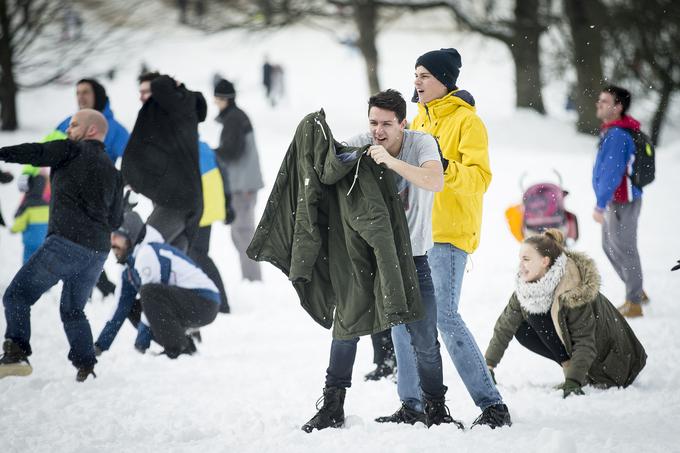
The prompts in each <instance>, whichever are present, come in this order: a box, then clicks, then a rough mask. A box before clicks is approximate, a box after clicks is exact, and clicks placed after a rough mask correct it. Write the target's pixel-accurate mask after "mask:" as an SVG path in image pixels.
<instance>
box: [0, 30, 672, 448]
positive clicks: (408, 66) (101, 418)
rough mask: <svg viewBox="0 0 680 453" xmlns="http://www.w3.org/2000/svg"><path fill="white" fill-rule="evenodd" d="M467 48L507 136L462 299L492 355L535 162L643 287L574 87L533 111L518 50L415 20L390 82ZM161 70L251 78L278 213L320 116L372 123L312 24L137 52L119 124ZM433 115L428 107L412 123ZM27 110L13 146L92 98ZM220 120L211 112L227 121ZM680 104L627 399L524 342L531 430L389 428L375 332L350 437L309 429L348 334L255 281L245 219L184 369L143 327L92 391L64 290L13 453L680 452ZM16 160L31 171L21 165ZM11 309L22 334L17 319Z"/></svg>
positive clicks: (502, 369) (8, 271)
mask: <svg viewBox="0 0 680 453" xmlns="http://www.w3.org/2000/svg"><path fill="white" fill-rule="evenodd" d="M450 46H455V47H457V48H458V49H459V50H460V52H461V54H462V56H463V68H462V73H461V77H460V79H459V85H460V86H462V87H463V88H465V89H468V90H469V91H470V92H472V93H473V95H474V96H475V97H476V99H477V103H478V111H479V113H480V115H481V116H482V118H483V119H484V121H485V122H486V124H487V126H488V129H489V136H490V156H491V163H492V169H493V172H494V177H493V182H492V184H491V187H490V189H489V191H488V193H487V195H486V197H485V212H484V223H483V233H482V241H481V246H480V248H479V249H478V251H477V252H476V253H475V254H474V255H472V258H471V259H470V261H469V262H468V273H467V275H466V277H465V281H464V285H463V294H462V299H461V313H462V315H463V317H464V319H466V321H467V323H468V326H469V328H470V329H471V331H472V332H473V333H474V335H475V337H476V339H477V341H478V343H479V345H480V347H481V348H482V350H484V349H485V348H486V345H487V344H488V341H489V339H490V336H491V333H492V328H493V324H494V322H495V320H496V317H497V316H498V314H499V313H500V311H501V309H502V308H503V307H504V305H505V303H506V302H507V299H508V297H509V296H510V293H511V292H512V288H513V275H514V273H515V269H516V265H517V258H516V256H517V250H518V244H517V243H516V242H515V240H514V239H513V238H512V236H511V235H510V232H509V230H508V228H507V226H506V224H505V219H504V210H505V208H506V207H507V206H509V205H510V204H513V203H515V202H517V201H518V200H519V197H520V193H519V187H518V180H519V178H520V176H521V174H522V173H523V172H525V171H528V172H529V178H530V179H533V180H539V179H553V178H554V176H552V169H557V170H559V172H560V173H561V175H562V178H563V182H564V186H565V188H567V189H568V190H569V191H570V192H571V193H570V195H569V197H568V198H567V207H568V208H569V209H570V210H572V211H574V212H575V213H576V214H577V216H578V218H579V220H580V232H581V238H580V240H579V241H578V243H577V244H576V249H578V250H582V251H586V252H588V253H589V254H591V256H593V257H594V259H595V260H596V262H597V263H598V265H599V269H600V271H601V273H602V275H603V286H602V291H603V293H604V294H605V295H607V297H609V298H610V300H612V301H613V302H614V303H615V304H617V305H618V304H619V303H621V302H622V301H623V299H624V290H623V284H622V283H621V282H620V281H619V280H618V278H617V276H616V274H615V273H614V271H613V269H612V268H611V266H610V265H609V263H608V262H607V260H606V258H605V256H604V253H603V252H602V251H601V248H600V232H599V228H598V225H597V224H595V223H594V222H593V221H592V219H591V210H592V206H593V204H594V198H593V195H592V190H591V188H590V171H591V165H592V162H593V158H594V151H595V145H596V139H595V138H592V137H587V136H582V135H578V134H576V133H575V132H574V128H573V126H572V118H571V117H570V116H569V115H567V114H565V113H563V112H561V111H560V109H561V105H562V101H563V99H564V97H563V96H564V90H563V87H562V86H561V85H560V84H559V83H557V82H555V83H553V84H551V85H549V86H548V87H547V89H546V94H547V100H546V101H547V105H548V107H549V108H550V109H551V113H552V115H551V116H548V117H541V116H539V115H536V114H533V113H531V112H524V111H519V112H518V111H516V110H515V109H514V107H513V105H514V98H513V96H514V89H513V82H512V77H513V67H512V63H511V61H510V59H509V54H508V52H507V51H506V50H505V48H504V47H503V46H502V45H500V44H497V43H495V42H491V41H486V40H483V39H481V38H478V37H476V36H470V35H463V34H457V33H453V32H451V31H441V32H428V31H427V30H424V29H423V28H422V27H420V28H419V29H418V31H417V32H413V31H410V30H408V29H406V28H403V27H396V28H391V29H388V30H386V31H385V32H384V33H383V34H382V35H381V37H380V41H379V47H380V50H381V71H380V76H381V78H382V84H383V86H384V87H392V88H396V89H398V90H400V91H401V92H402V93H403V94H404V95H405V96H408V97H409V98H410V94H411V92H412V83H411V82H412V74H413V63H414V62H415V60H416V58H417V56H418V55H420V54H422V53H424V52H425V51H428V50H431V49H435V48H439V47H450ZM265 53H266V54H268V55H269V57H270V59H271V60H272V61H274V62H277V63H281V64H283V65H284V67H285V70H286V83H287V85H286V89H287V96H286V99H285V100H284V102H283V103H282V104H281V105H280V106H278V107H277V108H276V109H271V108H270V107H269V106H268V104H267V103H266V102H265V100H264V96H263V94H262V90H261V87H260V80H261V75H260V65H261V64H262V61H263V60H262V59H263V56H264V55H265ZM142 59H143V60H144V61H145V62H146V63H147V64H148V65H149V66H150V67H152V68H158V69H160V70H161V71H163V72H167V73H170V74H172V75H174V76H176V77H177V78H178V79H179V80H182V81H184V82H186V84H187V85H188V86H189V87H191V88H193V89H200V90H202V91H203V92H204V93H205V94H206V97H207V98H210V96H209V95H210V94H211V93H212V91H211V85H210V83H211V78H212V75H213V73H214V72H216V71H219V72H221V73H222V74H223V75H224V76H225V77H227V78H230V79H232V80H233V81H235V83H236V87H237V90H238V93H239V94H238V102H239V104H240V105H241V106H242V107H243V108H244V109H245V110H246V111H247V112H248V113H249V114H250V115H251V119H252V120H253V123H254V127H255V130H256V135H257V141H258V145H259V148H260V155H261V162H262V166H263V171H264V174H265V179H266V183H267V186H268V187H267V188H266V189H265V190H263V191H262V192H261V193H260V199H259V208H260V212H261V209H262V207H263V205H264V203H265V200H266V197H267V195H268V193H269V188H270V187H271V184H272V183H273V181H274V177H275V174H276V170H277V169H278V166H279V164H280V162H281V159H282V157H283V156H284V154H285V152H286V149H287V147H288V144H289V142H290V140H291V138H292V134H293V132H294V130H295V126H296V124H297V122H298V121H299V120H300V119H301V118H302V117H303V116H304V115H305V114H306V113H309V112H311V111H313V110H316V109H318V108H320V107H323V108H324V109H325V111H326V113H327V119H328V122H329V124H330V126H331V128H332V129H333V131H334V134H335V136H336V137H339V138H341V137H347V136H350V135H352V134H355V133H357V132H360V131H363V130H364V129H365V128H366V98H367V86H366V82H365V76H364V67H363V62H362V60H361V59H360V58H359V56H358V54H357V53H356V51H353V50H351V49H348V48H347V47H343V46H340V45H338V44H337V43H336V42H334V41H333V40H332V39H331V38H330V37H329V35H327V34H323V33H321V32H313V31H309V30H305V29H300V28H297V29H294V30H289V31H284V32H279V33H277V34H274V35H244V34H241V33H236V32H231V33H226V34H220V35H217V36H212V37H204V36H201V35H198V34H196V33H193V32H187V31H180V32H178V33H176V34H173V35H169V36H165V37H164V38H163V40H162V42H158V43H156V44H153V45H151V46H149V47H147V48H146V49H145V50H143V51H141V52H139V53H138V54H136V53H132V54H130V55H127V57H126V63H125V64H124V65H122V66H121V67H120V71H119V74H120V75H119V76H118V78H117V79H116V80H115V81H113V82H108V81H104V83H105V85H106V87H107V90H108V92H109V96H110V98H111V102H112V108H113V110H114V112H115V113H116V116H117V118H118V119H119V120H120V121H121V122H122V123H123V124H125V125H126V126H128V128H131V127H132V125H133V124H134V120H135V117H136V113H137V110H138V108H139V102H138V100H137V92H136V81H135V75H136V73H137V70H138V68H139V64H140V61H141V60H142ZM84 75H87V74H83V76H84ZM407 99H408V98H407ZM414 107H415V106H413V105H409V117H412V116H413V114H414V112H415V108H414ZM19 108H20V120H21V124H22V130H20V131H18V132H16V133H13V134H0V145H7V144H14V143H19V142H23V141H34V140H38V139H40V138H41V137H42V136H43V135H44V134H46V133H47V132H48V131H49V130H50V129H51V128H52V127H54V126H55V125H56V124H58V122H59V121H61V120H62V119H63V118H64V117H65V116H66V115H68V114H70V113H72V112H73V110H74V109H75V99H74V90H73V88H72V87H50V88H44V89H41V90H39V91H33V92H29V93H25V94H21V95H20V97H19ZM216 113H217V112H216V110H215V108H214V106H212V105H211V111H210V113H209V116H210V117H213V116H214V115H215V114H216ZM635 113H636V111H635V109H633V114H635ZM640 113H642V114H643V115H644V114H646V112H640ZM677 113H678V105H677V103H676V104H674V105H673V106H672V108H671V116H670V118H671V121H672V123H671V125H669V126H668V127H667V129H666V130H665V136H664V138H665V142H664V146H662V147H661V148H660V149H659V150H658V164H657V169H658V170H657V171H658V173H657V180H656V182H655V183H654V184H653V185H651V186H649V188H648V189H646V191H645V199H644V205H643V206H644V207H643V211H642V216H641V221H640V244H639V246H640V252H641V255H642V263H643V268H644V273H645V288H646V290H647V292H648V294H649V295H650V297H651V299H652V302H651V304H650V305H649V306H646V307H645V308H644V310H645V316H644V318H642V319H635V320H633V321H632V322H631V324H632V326H633V328H634V330H635V332H636V334H637V335H638V336H639V338H640V339H641V341H642V343H643V345H644V346H645V348H646V349H647V353H648V355H649V360H648V363H647V367H646V368H645V370H644V371H643V372H642V374H641V375H640V376H639V378H638V380H637V381H636V382H635V384H634V385H633V386H631V387H630V388H628V389H626V390H608V391H602V390H595V389H591V388H586V390H585V391H586V394H587V396H585V397H573V398H569V399H566V400H563V399H562V397H561V393H560V392H558V391H555V390H553V389H552V387H553V386H554V385H555V384H558V383H559V382H560V381H561V379H562V373H561V370H560V369H558V368H557V367H556V366H554V365H552V364H551V363H549V362H548V361H546V360H544V359H540V358H538V357H537V356H535V355H532V354H531V353H530V352H528V351H526V350H524V349H523V348H521V347H520V346H519V345H518V344H516V343H513V344H511V347H510V348H509V350H508V351H507V353H506V356H505V358H504V360H503V362H502V363H501V365H500V366H499V368H498V369H497V374H496V376H497V379H498V381H499V388H500V391H501V393H502V394H503V397H504V398H505V401H506V403H507V404H508V406H509V408H510V411H511V414H512V417H513V421H514V424H513V426H512V428H510V429H501V430H494V431H492V430H490V429H487V428H475V429H473V430H467V431H465V432H461V431H458V430H456V429H455V428H454V427H452V426H440V427H433V428H432V429H429V430H428V429H426V428H424V427H423V426H414V427H412V426H403V425H381V424H377V423H375V422H374V421H373V418H374V417H376V416H379V415H386V414H389V413H391V412H393V411H394V410H396V409H397V407H398V406H399V401H398V399H397V395H396V386H395V384H394V383H393V382H389V381H381V382H377V383H374V382H370V383H366V382H363V380H362V376H363V375H364V374H365V373H366V372H368V371H370V370H371V369H372V367H373V365H372V364H371V359H372V351H371V347H370V341H367V340H366V339H364V340H363V341H361V343H360V345H361V346H360V348H359V354H358V357H357V360H356V365H355V375H354V376H355V383H354V386H353V387H352V388H351V389H350V390H349V391H348V394H347V400H346V404H345V410H346V414H347V421H346V426H345V427H344V428H343V429H328V430H324V431H321V432H314V433H313V434H311V435H310V434H306V433H303V432H302V431H300V429H299V427H300V426H301V425H302V424H303V423H304V422H305V421H307V420H308V419H309V418H310V417H311V416H312V415H313V414H314V412H315V407H314V402H315V401H316V400H317V398H318V397H319V396H320V395H321V389H322V387H323V382H324V374H325V369H326V366H327V361H328V351H329V347H330V339H331V337H330V332H329V331H326V330H324V329H323V328H321V327H319V326H318V325H317V324H315V323H314V322H313V321H312V320H311V318H309V317H308V316H307V315H306V314H305V312H304V311H303V310H302V309H301V308H300V307H299V304H298V301H297V298H296V295H295V293H294V291H293V289H292V287H291V285H290V284H289V282H288V281H287V280H286V278H285V277H284V276H283V275H282V274H281V273H280V272H279V271H278V270H277V269H275V268H274V267H273V266H270V265H268V264H264V265H263V269H264V282H263V283H248V282H243V281H241V279H240V271H239V268H238V266H237V259H238V258H237V254H236V251H235V249H234V247H233V245H232V243H231V240H230V237H229V227H227V226H223V225H215V226H214V227H213V237H212V247H211V254H212V256H213V258H214V260H215V261H216V263H217V265H218V267H219V268H220V270H221V272H222V276H223V278H224V280H225V284H226V287H227V292H228V295H229V298H230V304H231V307H232V313H231V314H229V315H220V316H219V317H218V319H217V320H216V321H215V322H214V323H213V324H212V325H210V326H208V327H206V328H204V329H203V330H202V333H203V338H204V341H203V343H202V344H201V345H199V352H200V353H199V354H197V355H195V356H193V357H180V358H179V359H178V360H175V361H171V360H168V359H166V358H164V357H155V356H154V354H151V353H147V354H146V355H140V354H138V353H137V352H136V351H135V350H134V349H133V347H132V343H133V339H134V331H133V329H132V327H131V326H130V325H127V324H126V325H125V326H124V327H123V328H122V330H121V332H120V334H119V336H118V338H117V339H116V341H115V342H114V344H113V346H112V349H111V350H110V351H109V352H107V353H105V354H104V355H103V356H102V357H101V358H100V361H99V363H98V365H97V368H96V371H97V374H98V377H97V379H90V380H88V381H87V382H85V383H84V384H78V383H76V382H75V380H74V377H75V371H74V369H73V368H72V367H71V365H70V363H69V362H68V361H67V359H66V353H67V349H68V346H67V342H66V338H65V335H64V333H63V329H62V326H61V322H60V321H59V314H58V308H57V305H58V299H59V288H58V287H55V288H53V289H52V291H50V292H49V293H47V294H46V295H45V296H44V297H43V298H42V299H41V300H40V301H38V303H37V304H36V305H35V307H34V310H33V317H32V319H33V335H32V346H33V350H34V351H35V352H34V354H33V356H32V357H31V363H32V364H33V366H34V372H33V374H32V375H31V376H29V377H27V378H7V379H3V380H2V381H0V390H1V391H0V451H1V452H28V451H50V452H51V451H60V452H68V451H74V452H75V451H107V452H120V451H176V452H185V451H201V452H205V451H211V452H212V451H228V452H325V453H331V452H343V453H346V452H387V451H389V452H413V451H428V452H439V451H456V452H468V451H469V452H472V451H475V452H485V451H513V452H514V451H517V452H525V451H537V452H538V451H540V452H565V453H566V452H570V453H571V452H599V451H612V452H613V451H616V452H642V451H644V452H667V451H680V446H679V444H678V441H679V440H680V438H679V436H678V435H677V431H675V430H676V423H677V417H678V414H679V413H680V396H678V392H677V384H678V382H680V348H678V346H680V345H679V343H678V340H677V338H678V337H677V333H676V329H675V327H676V326H677V322H678V319H680V304H679V303H678V302H680V300H679V299H680V297H679V296H680V272H677V273H671V272H669V269H670V267H671V266H672V264H673V263H675V261H676V260H677V259H678V258H680V240H679V239H678V234H677V231H678V225H680V212H679V209H678V202H677V193H678V192H677V191H678V182H677V175H678V174H680V153H679V152H678V147H679V146H680V134H678V132H677V130H678V126H679V125H680V123H678V115H677ZM200 130H201V134H202V137H203V138H204V139H205V140H207V141H208V142H209V143H211V144H215V142H216V140H217V138H218V133H219V127H218V125H217V124H216V123H215V122H214V121H212V120H211V119H209V120H208V121H206V123H204V124H202V125H201V128H200ZM2 165H3V167H4V168H9V169H10V170H12V171H13V172H14V173H15V174H17V173H18V172H19V166H17V165H5V164H2ZM674 175H675V176H674ZM0 202H1V204H2V210H3V213H4V215H5V218H6V219H8V220H10V221H11V217H12V213H13V211H14V209H15V208H16V206H17V203H18V193H17V191H16V186H15V185H14V184H11V185H4V186H0ZM20 260H21V241H20V237H18V236H12V235H10V234H9V233H8V231H7V230H6V229H0V293H2V292H3V291H4V289H5V288H6V286H7V285H8V284H9V282H10V281H11V279H12V277H13V275H14V273H15V272H16V270H17V269H18V267H19V265H20ZM107 269H108V270H109V273H110V275H112V276H113V275H115V274H114V273H115V272H118V270H117V266H116V265H115V263H113V262H109V263H107ZM113 304H114V301H113V300H112V299H111V298H109V299H106V300H101V297H100V296H99V295H98V294H97V293H96V294H95V297H94V300H93V301H92V303H90V304H88V306H87V309H86V310H87V314H88V317H89V319H90V322H91V324H92V327H93V331H94V333H95V335H97V334H98V333H99V331H100V330H101V329H102V327H103V325H104V323H105V322H106V320H107V319H108V316H109V315H110V313H111V311H112V309H113ZM0 318H2V319H0V330H4V317H0ZM153 350H154V351H156V352H158V351H159V350H160V348H159V347H158V346H157V345H156V346H155V347H154V348H153ZM443 356H444V363H445V370H444V372H445V381H446V385H448V386H449V391H448V394H447V399H448V405H449V407H450V409H451V411H452V414H453V415H454V416H455V417H456V418H460V419H462V420H464V421H465V423H466V424H467V425H469V424H470V423H471V422H472V421H473V420H474V418H475V417H476V416H477V415H478V413H479V410H478V409H477V408H476V407H475V406H474V404H473V403H472V401H471V399H470V397H469V396H468V394H467V392H466V390H465V388H464V386H463V384H462V383H461V381H460V379H459V378H458V376H457V374H456V372H455V369H454V368H453V366H452V364H451V361H450V359H449V358H448V356H447V355H446V352H445V351H443ZM673 420H675V422H674V421H673Z"/></svg>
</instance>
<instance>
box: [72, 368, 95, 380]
mask: <svg viewBox="0 0 680 453" xmlns="http://www.w3.org/2000/svg"><path fill="white" fill-rule="evenodd" d="M90 375H92V377H95V378H96V377H97V375H96V374H94V365H92V366H84V367H81V368H78V372H77V373H76V381H78V382H85V380H86V379H87V378H88V376H90Z"/></svg>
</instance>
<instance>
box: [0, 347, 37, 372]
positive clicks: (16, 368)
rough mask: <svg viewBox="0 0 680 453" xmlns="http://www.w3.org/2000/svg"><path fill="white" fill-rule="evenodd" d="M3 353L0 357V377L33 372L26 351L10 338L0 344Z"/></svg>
mask: <svg viewBox="0 0 680 453" xmlns="http://www.w3.org/2000/svg"><path fill="white" fill-rule="evenodd" d="M2 350H3V352H4V354H3V355H2V357H0V379H2V378H4V377H7V376H28V375H29V374H31V373H32V372H33V368H32V367H31V364H30V363H29V362H28V357H27V356H26V353H25V352H24V351H23V350H22V349H21V348H20V347H19V345H17V344H16V343H15V342H13V341H12V340H10V339H7V340H5V342H4V343H3V344H2Z"/></svg>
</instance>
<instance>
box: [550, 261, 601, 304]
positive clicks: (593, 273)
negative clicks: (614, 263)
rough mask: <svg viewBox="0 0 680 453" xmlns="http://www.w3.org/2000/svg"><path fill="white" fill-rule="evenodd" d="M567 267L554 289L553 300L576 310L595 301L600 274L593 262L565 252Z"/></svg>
mask: <svg viewBox="0 0 680 453" xmlns="http://www.w3.org/2000/svg"><path fill="white" fill-rule="evenodd" d="M565 253H566V255H567V258H568V259H567V266H566V269H565V271H564V276H563V277H562V280H561V281H560V283H559V284H558V285H557V288H555V295H554V299H555V300H558V301H559V302H560V304H561V305H562V306H564V307H566V308H576V307H579V306H581V305H584V304H587V303H591V302H593V301H594V300H595V299H597V295H598V293H599V292H600V282H601V279H600V273H599V272H598V271H597V267H596V266H595V262H594V261H593V260H592V258H590V257H589V256H587V255H585V254H584V253H580V252H574V251H566V252H565Z"/></svg>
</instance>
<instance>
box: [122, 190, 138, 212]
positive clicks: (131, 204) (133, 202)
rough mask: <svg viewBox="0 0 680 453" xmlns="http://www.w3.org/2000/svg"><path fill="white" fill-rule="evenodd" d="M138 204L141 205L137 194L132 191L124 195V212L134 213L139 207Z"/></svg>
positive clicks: (127, 191)
mask: <svg viewBox="0 0 680 453" xmlns="http://www.w3.org/2000/svg"><path fill="white" fill-rule="evenodd" d="M137 203H139V197H137V194H136V193H135V192H133V191H132V189H128V190H126V191H125V195H123V212H130V211H132V210H133V209H134V208H135V206H137Z"/></svg>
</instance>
